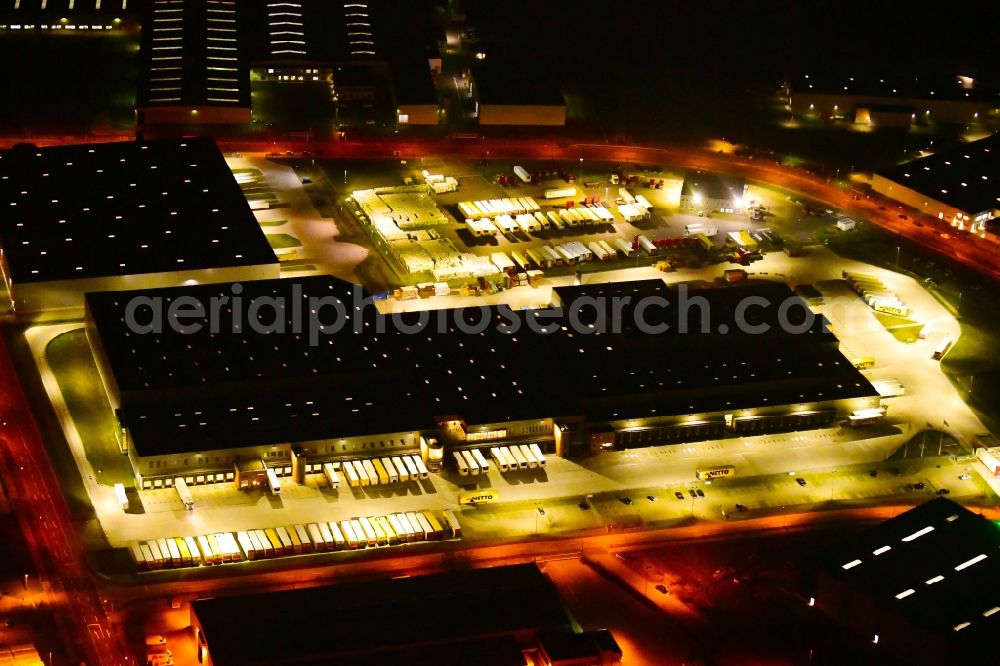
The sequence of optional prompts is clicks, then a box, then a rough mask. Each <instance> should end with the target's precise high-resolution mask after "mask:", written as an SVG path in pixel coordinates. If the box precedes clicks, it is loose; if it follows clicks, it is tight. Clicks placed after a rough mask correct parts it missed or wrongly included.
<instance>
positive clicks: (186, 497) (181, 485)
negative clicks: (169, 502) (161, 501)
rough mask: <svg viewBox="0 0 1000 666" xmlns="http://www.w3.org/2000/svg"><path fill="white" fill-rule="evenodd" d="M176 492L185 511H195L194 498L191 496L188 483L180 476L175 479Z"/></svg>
mask: <svg viewBox="0 0 1000 666" xmlns="http://www.w3.org/2000/svg"><path fill="white" fill-rule="evenodd" d="M174 490H176V491H177V496H178V497H180V499H181V502H182V503H183V504H184V508H185V509H187V510H188V511H191V510H192V509H194V497H192V496H191V491H190V490H188V487H187V482H186V481H185V480H184V479H183V478H182V477H180V476H178V477H176V478H175V479H174Z"/></svg>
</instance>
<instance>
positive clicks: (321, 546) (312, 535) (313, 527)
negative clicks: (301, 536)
mask: <svg viewBox="0 0 1000 666" xmlns="http://www.w3.org/2000/svg"><path fill="white" fill-rule="evenodd" d="M306 531H308V532H309V539H310V540H311V541H312V542H313V548H314V549H315V550H316V552H318V553H322V552H324V551H326V550H327V540H326V539H324V538H323V530H321V529H320V528H319V524H318V523H309V524H308V525H306Z"/></svg>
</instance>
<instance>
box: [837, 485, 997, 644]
mask: <svg viewBox="0 0 1000 666" xmlns="http://www.w3.org/2000/svg"><path fill="white" fill-rule="evenodd" d="M818 566H819V570H820V571H821V572H823V573H825V574H826V575H828V576H830V577H832V578H835V579H837V580H839V581H841V583H842V584H844V585H846V586H848V587H849V588H850V589H851V590H853V591H854V592H855V593H856V594H858V595H861V596H864V597H868V598H870V599H871V600H872V601H874V602H876V603H877V604H878V605H880V606H882V607H884V608H886V609H887V610H889V611H890V612H891V613H893V614H894V615H896V616H899V617H902V618H904V619H905V620H906V621H907V622H909V623H910V625H911V626H912V627H913V628H914V629H915V630H918V631H931V632H935V633H937V634H939V635H940V636H943V637H944V638H945V639H946V640H948V641H949V642H953V643H952V644H953V645H955V646H957V647H958V648H959V649H961V650H963V651H967V652H965V653H966V654H987V653H991V652H992V651H993V650H994V649H995V646H994V645H993V644H994V643H995V639H996V636H997V632H998V631H1000V626H998V622H1000V591H998V589H997V585H996V583H997V581H998V580H1000V528H998V527H997V525H996V524H994V523H993V522H991V521H989V520H987V519H985V518H983V517H981V516H978V515H976V514H975V513H973V512H971V511H969V510H968V509H965V508H964V507H962V506H960V505H959V504H956V503H955V502H952V501H951V500H949V499H947V498H943V497H942V498H937V499H934V500H931V501H929V502H926V503H924V504H922V505H920V506H918V507H916V508H914V509H911V510H910V511H907V512H905V513H903V514H901V515H899V516H896V517H895V518H893V519H891V520H888V521H886V522H884V523H882V524H880V525H878V526H876V527H873V528H871V529H870V530H868V531H867V532H865V533H864V534H863V535H861V536H860V537H858V538H856V539H852V540H850V541H848V542H846V543H844V544H843V545H841V546H839V547H837V548H835V549H833V550H832V551H830V552H829V553H826V554H824V555H823V556H822V557H821V559H820V561H819V563H818ZM959 661H960V660H959Z"/></svg>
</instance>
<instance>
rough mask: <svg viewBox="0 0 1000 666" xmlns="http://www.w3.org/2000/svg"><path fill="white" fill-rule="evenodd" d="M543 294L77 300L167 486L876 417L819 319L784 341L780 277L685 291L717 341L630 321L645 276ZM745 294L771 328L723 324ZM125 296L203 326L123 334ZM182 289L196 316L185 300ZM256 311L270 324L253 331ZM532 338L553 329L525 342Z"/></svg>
mask: <svg viewBox="0 0 1000 666" xmlns="http://www.w3.org/2000/svg"><path fill="white" fill-rule="evenodd" d="M557 293H558V298H559V300H560V303H559V305H561V306H562V309H561V310H529V311H524V312H512V311H510V310H507V309H504V308H503V306H500V307H492V308H485V307H484V308H475V309H466V310H443V311H436V312H433V313H428V312H418V313H407V314H404V315H393V317H382V316H381V315H379V314H378V313H377V311H376V310H375V308H374V306H373V305H372V304H371V303H362V302H360V301H358V300H357V299H358V297H359V296H358V294H357V293H356V292H355V288H354V287H353V285H350V284H349V283H346V282H343V281H340V280H337V279H335V278H331V277H326V276H317V277H311V278H302V279H295V280H263V281H256V282H247V283H243V284H239V285H230V284H214V285H199V286H193V287H179V288H172V289H161V290H145V291H141V292H118V293H97V294H89V295H88V296H87V333H88V337H89V338H90V341H91V345H92V348H93V350H94V353H95V356H96V358H97V361H98V367H99V370H100V372H101V376H102V379H103V381H104V383H105V387H106V389H107V393H108V395H109V396H110V398H111V406H112V408H113V410H114V412H115V415H116V419H117V423H118V427H119V429H120V432H119V435H120V441H122V442H123V443H124V445H125V450H126V451H127V453H128V455H129V457H130V459H131V462H132V465H133V469H134V471H135V473H136V483H137V484H138V485H139V487H146V488H148V487H162V486H165V485H171V482H172V479H173V478H174V477H177V476H185V477H187V478H190V479H191V480H192V481H193V482H195V483H197V482H205V481H223V480H229V479H232V478H233V472H234V469H236V468H238V466H239V465H240V461H244V462H246V461H257V460H263V461H264V463H265V464H266V465H267V466H269V467H273V468H275V469H276V470H277V471H278V473H290V472H291V468H292V465H293V462H292V461H293V459H295V460H296V461H297V462H299V463H305V464H306V465H309V466H310V467H312V466H318V465H319V464H320V463H322V462H327V461H331V462H333V461H342V460H346V459H357V458H368V457H373V456H391V455H397V454H415V453H419V454H420V455H421V456H423V458H424V460H425V461H427V462H428V465H429V466H430V467H432V469H433V468H434V467H435V466H436V465H437V462H438V461H439V460H440V459H441V457H443V454H444V452H446V451H457V450H460V449H476V448H486V449H488V448H489V447H491V446H504V445H507V444H528V443H533V444H537V445H538V446H539V447H540V448H541V449H542V450H544V451H547V452H555V453H556V454H558V455H568V454H572V453H574V452H581V451H584V450H588V449H589V450H594V451H600V450H605V449H610V448H618V449H621V448H628V447H636V446H650V445H655V444H667V443H673V442H683V441H691V440H697V439H707V438H719V437H725V436H739V435H751V434H757V433H764V432H775V431H782V430H807V429H813V428H818V427H823V426H826V425H829V424H831V423H833V422H834V421H836V420H837V419H839V418H847V417H849V416H850V415H851V414H852V413H856V412H859V411H862V410H866V409H868V410H870V409H877V408H878V407H879V398H878V394H877V392H876V391H875V389H874V388H873V387H872V386H871V385H870V384H869V383H868V382H867V380H865V378H864V377H863V376H862V375H861V374H860V373H859V372H858V371H857V370H856V369H855V368H854V367H853V366H852V365H851V363H850V362H848V361H847V359H846V358H844V357H843V355H842V354H841V353H840V351H839V349H838V342H837V339H836V338H835V337H834V336H833V335H832V334H831V333H829V332H828V331H826V330H825V328H824V326H823V322H822V321H821V320H820V319H817V320H816V321H815V322H812V323H810V324H807V325H805V326H800V328H799V331H798V332H795V333H792V332H788V331H785V330H783V329H781V328H780V327H778V326H776V323H777V319H776V312H777V308H778V307H779V306H780V304H781V303H783V302H786V301H787V302H788V303H790V304H791V306H792V307H791V308H789V311H790V312H792V311H798V312H799V314H798V315H795V317H799V324H802V321H803V320H802V318H803V317H804V316H805V315H804V314H802V313H805V312H807V309H806V306H805V305H804V303H802V301H801V300H800V299H798V297H796V296H794V295H793V294H792V292H791V291H790V290H789V289H788V288H787V287H785V286H783V285H778V284H762V285H755V286H745V287H741V288H728V289H724V288H719V289H704V290H699V291H698V295H700V296H702V297H703V298H704V299H705V302H706V303H707V304H708V306H709V307H710V308H711V312H712V316H713V317H718V324H719V328H726V329H731V330H732V331H733V332H732V333H722V332H720V331H719V330H717V329H716V328H713V329H712V330H711V331H707V332H704V333H700V332H699V333H692V334H684V333H682V332H679V331H677V330H676V329H677V328H679V327H675V328H674V329H673V330H671V331H667V332H663V333H649V332H647V331H645V330H643V329H642V328H641V327H638V326H636V325H634V324H632V323H630V322H631V321H632V319H634V317H635V315H636V314H637V312H638V311H639V310H640V308H641V307H642V306H638V305H636V303H638V302H639V299H641V298H648V299H654V300H655V299H657V298H659V299H668V300H669V301H670V302H671V303H678V301H679V298H680V296H679V294H678V292H677V291H676V290H674V289H671V288H668V287H667V286H666V285H665V284H664V283H663V282H662V281H660V280H649V281H641V282H631V283H621V284H609V285H599V286H595V287H581V288H561V289H557ZM237 296H238V297H239V298H238V299H237V298H236V297H237ZM750 296H754V297H758V298H763V299H766V300H767V302H770V303H773V304H774V307H772V308H761V309H759V310H754V313H755V314H753V315H752V317H751V318H752V319H753V320H754V321H755V322H756V323H757V324H762V325H765V326H770V330H769V331H768V332H764V333H761V334H760V335H749V334H741V333H738V332H737V328H736V326H735V321H734V319H733V312H734V311H735V309H736V307H737V304H738V302H739V301H740V299H743V298H746V297H750ZM137 297H138V298H140V299H143V302H145V303H158V306H156V307H158V308H159V310H161V311H163V312H168V311H170V308H171V306H173V307H175V308H178V311H179V309H180V308H179V306H180V303H181V300H180V299H182V298H184V299H185V301H187V305H186V308H187V309H185V310H184V313H185V316H184V321H183V323H184V324H190V325H194V326H195V327H197V328H200V330H198V331H189V332H186V333H182V332H179V331H174V330H170V328H169V327H166V329H165V330H164V331H163V332H162V333H159V334H143V333H142V332H136V330H130V329H129V328H128V326H127V325H126V323H125V320H126V319H127V308H129V304H130V303H133V304H134V303H135V302H136V301H135V299H136V298H137ZM192 298H193V299H194V301H195V302H197V303H202V304H204V309H203V311H201V312H196V311H193V310H191V309H190V308H191V307H192V306H191V305H190V303H191V300H190V299H192ZM615 298H618V299H619V300H622V299H628V300H631V303H632V304H628V303H627V302H626V303H625V304H624V305H623V306H622V307H623V309H622V310H621V314H622V316H621V320H622V322H623V323H622V325H621V331H620V332H610V331H611V330H612V327H613V326H615V325H616V323H615V322H616V321H617V320H613V319H609V318H607V317H606V316H605V313H603V312H602V311H599V310H597V309H593V310H591V308H590V304H591V303H592V302H593V299H615ZM324 299H328V300H324ZM333 299H335V300H336V301H337V302H340V303H343V304H345V305H344V308H343V309H341V310H338V308H336V307H334V306H333V305H332V304H331V302H332V300H333ZM259 303H264V304H265V306H264V307H260V306H259V305H255V304H259ZM279 304H280V307H279ZM152 308H153V306H150V307H149V308H145V307H144V308H138V309H136V310H135V311H134V312H133V315H134V316H135V318H136V319H137V320H138V323H139V325H140V327H141V326H145V325H148V324H150V323H152V322H153V315H152V314H151V313H152V312H153V309H152ZM255 308H256V309H255ZM251 313H256V314H251ZM644 314H645V315H646V316H648V317H651V318H652V320H653V321H654V322H659V323H661V324H662V323H663V322H664V321H665V320H667V319H670V318H673V317H678V316H681V317H682V318H683V317H686V316H688V315H687V314H684V313H680V314H679V308H673V309H672V308H670V307H662V308H658V307H649V308H646V311H645V312H644ZM254 317H260V318H261V321H263V322H265V323H266V322H270V324H269V325H268V326H269V328H268V330H269V332H267V333H255V332H253V331H252V330H250V329H251V328H252V327H251V325H250V322H251V320H252V319H254ZM793 318H794V317H793ZM425 320H426V321H425ZM338 322H339V323H340V324H343V325H344V326H343V327H340V328H337V326H336V325H337V323H338ZM421 322H424V323H425V324H426V326H425V327H422V324H421ZM714 323H715V322H713V324H714ZM545 327H551V328H552V329H553V330H552V331H551V332H548V333H539V332H536V329H542V328H545ZM579 327H582V330H574V329H579ZM514 328H516V329H517V330H513V329H514ZM272 329H273V330H272ZM278 329H280V330H278ZM602 329H603V330H606V331H609V332H606V333H601V334H597V335H593V334H590V333H591V332H593V331H600V330H602ZM512 359H517V363H516V365H515V364H514V363H512ZM313 469H315V467H313ZM307 471H308V468H307Z"/></svg>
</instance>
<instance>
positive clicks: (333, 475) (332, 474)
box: [323, 463, 340, 490]
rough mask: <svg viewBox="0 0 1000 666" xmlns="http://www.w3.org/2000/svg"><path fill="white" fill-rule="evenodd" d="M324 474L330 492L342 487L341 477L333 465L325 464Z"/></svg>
mask: <svg viewBox="0 0 1000 666" xmlns="http://www.w3.org/2000/svg"><path fill="white" fill-rule="evenodd" d="M323 474H324V475H325V476H326V480H327V483H329V484H330V490H337V488H339V487H340V477H339V476H337V471H336V470H335V469H334V468H333V463H323Z"/></svg>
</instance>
